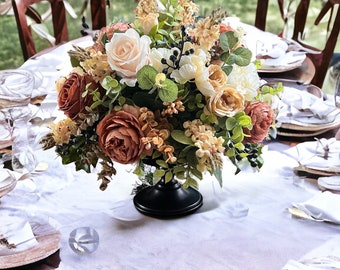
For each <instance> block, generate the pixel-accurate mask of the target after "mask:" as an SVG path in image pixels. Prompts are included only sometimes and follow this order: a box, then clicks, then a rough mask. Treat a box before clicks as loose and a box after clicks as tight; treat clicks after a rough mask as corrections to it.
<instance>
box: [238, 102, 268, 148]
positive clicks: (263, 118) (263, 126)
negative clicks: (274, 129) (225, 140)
mask: <svg viewBox="0 0 340 270" xmlns="http://www.w3.org/2000/svg"><path fill="white" fill-rule="evenodd" d="M244 112H245V113H246V114H247V115H249V116H250V117H251V121H252V124H253V128H252V129H251V130H249V129H247V128H244V130H243V131H244V133H245V134H248V135H251V137H245V138H244V141H245V142H250V143H260V142H262V141H263V140H264V138H265V137H266V136H267V134H268V131H269V128H270V126H271V125H272V123H273V119H274V113H273V110H272V109H271V108H270V106H269V105H268V103H266V102H261V101H255V102H253V103H249V104H248V105H247V107H246V108H245V110H244Z"/></svg>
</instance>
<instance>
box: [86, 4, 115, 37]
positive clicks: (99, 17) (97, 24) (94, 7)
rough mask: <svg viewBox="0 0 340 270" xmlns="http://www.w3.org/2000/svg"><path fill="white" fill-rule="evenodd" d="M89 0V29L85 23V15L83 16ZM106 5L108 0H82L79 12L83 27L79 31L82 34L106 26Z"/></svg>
mask: <svg viewBox="0 0 340 270" xmlns="http://www.w3.org/2000/svg"><path fill="white" fill-rule="evenodd" d="M89 1H90V13H91V21H92V28H91V29H89V26H88V24H87V23H86V16H85V13H86V10H87V7H88V2H89ZM106 6H107V7H110V1H109V0H85V1H84V3H83V6H82V10H81V12H80V14H82V26H83V29H82V31H81V33H82V35H87V34H88V33H89V32H90V31H94V30H99V29H101V28H102V27H104V26H106Z"/></svg>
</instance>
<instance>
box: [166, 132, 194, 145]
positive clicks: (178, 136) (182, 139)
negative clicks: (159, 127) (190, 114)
mask: <svg viewBox="0 0 340 270" xmlns="http://www.w3.org/2000/svg"><path fill="white" fill-rule="evenodd" d="M171 137H172V138H173V139H174V140H175V141H176V142H179V143H181V144H185V145H193V141H192V140H191V138H189V137H187V136H185V134H184V131H183V130H178V129H175V130H173V131H172V132H171Z"/></svg>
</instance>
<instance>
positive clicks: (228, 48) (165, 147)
mask: <svg viewBox="0 0 340 270" xmlns="http://www.w3.org/2000/svg"><path fill="white" fill-rule="evenodd" d="M135 15H136V20H135V22H134V23H133V24H128V23H123V22H117V23H112V24H111V25H109V26H107V27H105V28H103V29H101V30H100V32H99V33H98V34H97V35H96V37H95V41H94V44H93V45H92V46H90V47H88V48H85V49H83V48H79V47H76V46H75V47H74V50H72V51H70V52H69V54H70V58H71V61H72V64H73V66H74V69H73V70H72V72H71V73H70V74H69V75H68V76H67V77H63V78H60V79H59V80H58V81H57V84H56V85H57V91H58V105H59V108H60V110H62V111H63V112H64V114H65V116H66V117H65V119H62V120H61V121H59V122H57V123H53V124H52V125H51V133H50V134H48V135H47V136H46V137H45V138H44V140H43V144H44V148H45V149H48V148H50V147H53V146H56V148H55V149H56V152H57V153H58V155H59V156H60V157H61V158H62V162H63V164H69V163H74V164H75V167H76V170H81V169H82V170H85V171H86V172H91V170H92V168H93V167H97V165H98V163H100V164H101V170H100V172H99V173H98V179H100V180H101V181H102V182H101V186H100V188H101V189H102V190H104V189H105V188H106V187H107V184H108V183H109V182H110V180H111V179H112V176H113V175H114V174H115V173H116V170H115V166H114V165H115V163H120V164H135V165H136V168H135V170H134V172H135V173H136V174H137V175H138V176H140V177H141V178H143V175H145V173H146V170H145V168H146V167H147V166H148V165H151V166H153V167H154V168H155V169H154V170H151V172H150V171H149V172H148V173H149V175H150V173H151V175H152V178H153V179H160V178H163V179H165V182H168V181H170V180H171V179H173V178H174V177H175V178H176V179H178V180H180V181H181V183H182V185H183V187H185V188H186V187H194V188H198V182H199V180H201V179H203V174H204V173H205V172H208V173H210V174H212V175H215V176H216V179H217V180H218V182H219V183H220V184H221V185H222V173H221V172H222V166H223V156H226V157H228V158H229V159H230V160H231V161H232V163H234V164H235V166H236V173H237V172H239V171H240V170H241V168H242V166H243V165H244V163H247V164H249V165H250V166H251V167H254V168H260V167H261V166H262V164H263V160H262V158H261V149H262V141H263V140H264V139H265V138H266V137H267V136H268V134H269V131H270V128H271V127H272V126H273V123H274V118H275V117H274V112H273V110H272V108H271V97H272V95H273V94H275V91H276V90H275V89H273V88H270V87H267V86H266V87H261V82H260V79H259V76H258V74H257V70H256V66H255V64H254V63H251V52H250V50H249V49H247V48H245V47H244V46H243V45H242V36H243V32H242V29H232V28H230V27H229V26H228V25H227V24H225V23H224V22H223V21H224V19H225V18H226V16H227V14H226V13H225V12H222V11H221V10H220V9H217V10H214V11H213V12H212V14H211V15H209V16H207V17H200V16H199V9H198V6H197V5H196V4H195V3H194V2H192V1H190V0H141V1H139V2H138V5H137V8H136V10H135ZM240 164H242V166H241V165H240Z"/></svg>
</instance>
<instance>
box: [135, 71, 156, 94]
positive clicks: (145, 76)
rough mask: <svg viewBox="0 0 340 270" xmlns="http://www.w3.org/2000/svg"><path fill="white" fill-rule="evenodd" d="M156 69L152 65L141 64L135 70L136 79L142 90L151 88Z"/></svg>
mask: <svg viewBox="0 0 340 270" xmlns="http://www.w3.org/2000/svg"><path fill="white" fill-rule="evenodd" d="M157 73H158V72H157V70H156V69H155V68H154V67H152V66H148V65H147V66H143V67H142V68H141V69H140V70H139V71H138V72H137V81H138V84H139V87H140V88H141V89H144V90H149V89H151V88H152V87H153V86H154V84H155V78H156V75H157Z"/></svg>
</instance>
